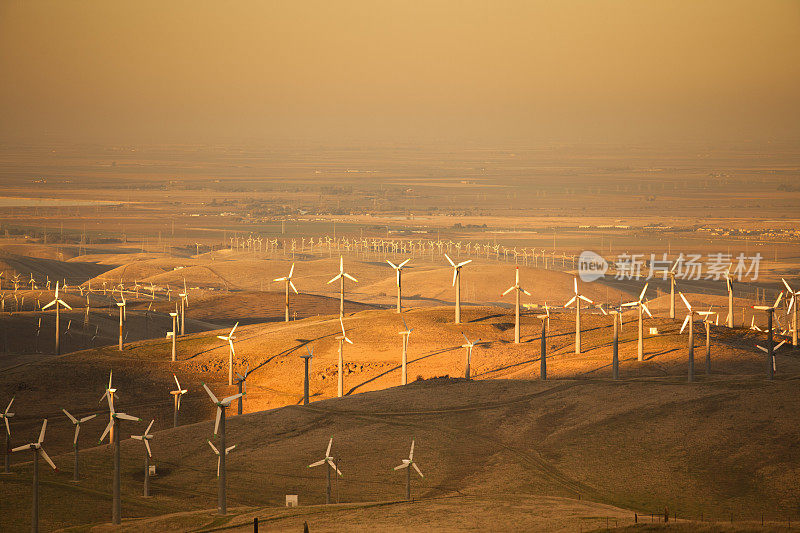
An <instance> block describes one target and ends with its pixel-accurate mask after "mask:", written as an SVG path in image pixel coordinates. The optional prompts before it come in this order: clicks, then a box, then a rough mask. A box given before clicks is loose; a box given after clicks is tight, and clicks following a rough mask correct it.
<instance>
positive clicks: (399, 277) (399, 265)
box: [386, 258, 411, 313]
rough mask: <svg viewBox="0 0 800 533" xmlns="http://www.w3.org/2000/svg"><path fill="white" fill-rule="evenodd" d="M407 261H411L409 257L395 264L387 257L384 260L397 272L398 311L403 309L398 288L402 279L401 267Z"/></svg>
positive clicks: (400, 292)
mask: <svg viewBox="0 0 800 533" xmlns="http://www.w3.org/2000/svg"><path fill="white" fill-rule="evenodd" d="M409 261H411V259H410V258H409V259H406V260H405V261H403V262H402V263H400V264H398V265H395V264H394V263H392V262H391V261H389V260H388V259H387V260H386V262H387V263H389V265H390V266H391V267H392V268H393V269H394V270H395V272H397V312H398V313H400V312H402V309H403V305H402V298H403V296H402V291H401V289H400V285H401V281H402V273H403V267H404V266H406V263H408V262H409Z"/></svg>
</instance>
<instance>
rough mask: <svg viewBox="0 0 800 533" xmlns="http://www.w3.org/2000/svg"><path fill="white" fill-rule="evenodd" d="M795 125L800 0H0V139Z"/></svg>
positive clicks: (684, 135)
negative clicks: (212, 0)
mask: <svg viewBox="0 0 800 533" xmlns="http://www.w3.org/2000/svg"><path fill="white" fill-rule="evenodd" d="M51 137H61V138H70V139H75V140H91V141H104V142H141V143H159V142H198V141H200V142H212V143H214V142H226V141H239V140H256V141H261V140H263V141H266V142H275V141H280V140H292V141H297V140H300V141H303V140H311V141H323V142H324V141H331V140H335V141H339V140H342V139H354V140H367V141H377V142H387V141H388V142H393V141H412V142H413V141H423V142H427V141H430V140H437V139H438V140H447V141H457V142H458V141H462V140H464V141H470V142H478V143H487V144H496V143H498V142H500V143H502V142H506V141H509V140H514V141H522V142H539V141H551V140H552V141H567V142H596V141H609V142H636V141H659V140H685V139H689V140H709V141H712V142H715V141H727V140H745V139H747V140H755V141H765V140H771V139H780V140H795V139H800V1H798V0H785V1H769V0H753V1H750V2H742V1H735V0H718V1H702V0H687V1H679V0H669V1H668V0H663V1H655V0H653V1H649V0H629V1H622V0H617V1H602V0H585V1H571V0H552V1H548V2H545V1H532V0H529V1H502V0H495V1H480V2H478V1H468V0H450V1H436V0H419V1H408V0H404V1H396V2H394V1H381V0H359V1H346V0H333V1H331V0H322V1H303V0H292V1H290V0H286V1H281V2H275V1H266V0H265V1H243V0H238V1H234V2H229V1H223V0H217V1H214V2H210V1H198V0H191V1H182V2H179V1H166V0H157V1H145V0H136V1H129V2H122V1H102V0H97V1H93V2H86V1H66V0H56V1H53V2H43V1H36V0H20V1H14V0H2V1H0V138H2V139H5V140H6V141H9V140H17V139H28V140H31V139H34V140H35V139H49V138H51Z"/></svg>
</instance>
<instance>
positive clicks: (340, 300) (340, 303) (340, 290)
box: [328, 255, 358, 318]
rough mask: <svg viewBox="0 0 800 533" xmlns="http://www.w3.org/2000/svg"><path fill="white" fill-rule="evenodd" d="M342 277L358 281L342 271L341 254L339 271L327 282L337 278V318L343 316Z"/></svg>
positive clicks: (342, 261)
mask: <svg viewBox="0 0 800 533" xmlns="http://www.w3.org/2000/svg"><path fill="white" fill-rule="evenodd" d="M344 278H347V279H349V280H350V281H353V282H355V283H358V280H357V279H356V278H354V277H353V276H351V275H350V274H348V273H347V272H345V271H344V259H342V256H341V255H340V256H339V273H338V274H336V275H335V276H334V277H333V278H332V279H331V280H330V281H329V282H328V283H333V282H334V281H336V280H337V279H338V280H339V318H341V317H343V316H344Z"/></svg>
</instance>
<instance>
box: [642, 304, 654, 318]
mask: <svg viewBox="0 0 800 533" xmlns="http://www.w3.org/2000/svg"><path fill="white" fill-rule="evenodd" d="M642 309H644V312H645V313H647V315H648V316H649V317H650V318H653V314H652V313H651V312H650V309H648V308H647V306H646V305H645V304H642Z"/></svg>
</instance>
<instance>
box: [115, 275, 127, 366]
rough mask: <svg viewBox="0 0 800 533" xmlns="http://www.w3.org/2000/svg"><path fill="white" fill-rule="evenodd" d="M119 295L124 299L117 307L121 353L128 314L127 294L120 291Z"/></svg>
mask: <svg viewBox="0 0 800 533" xmlns="http://www.w3.org/2000/svg"><path fill="white" fill-rule="evenodd" d="M119 295H120V296H121V297H122V302H121V303H120V302H117V307H118V308H119V351H120V352H121V351H122V330H123V327H124V325H123V322H124V317H125V314H126V312H125V307H126V302H125V294H123V292H122V291H121V290H120V291H119Z"/></svg>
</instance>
